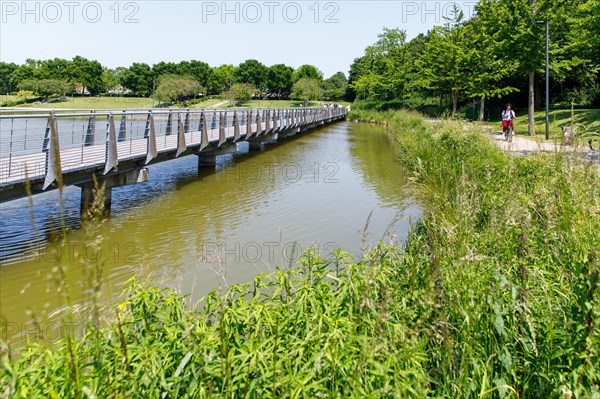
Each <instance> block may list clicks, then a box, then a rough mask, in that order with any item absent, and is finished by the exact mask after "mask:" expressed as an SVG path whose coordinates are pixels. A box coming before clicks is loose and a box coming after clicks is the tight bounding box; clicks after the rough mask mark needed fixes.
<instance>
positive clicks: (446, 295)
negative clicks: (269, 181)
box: [0, 111, 600, 398]
mask: <svg viewBox="0 0 600 399" xmlns="http://www.w3.org/2000/svg"><path fill="white" fill-rule="evenodd" d="M351 118H356V119H363V120H374V121H380V122H382V123H385V124H387V126H388V128H389V129H390V131H391V133H392V134H394V135H395V137H396V139H397V142H398V146H399V154H400V160H401V161H402V163H403V165H404V167H406V168H407V170H408V172H409V173H410V175H411V178H410V180H411V185H412V188H413V193H414V196H415V199H416V200H417V201H418V202H419V203H420V204H422V206H423V208H424V215H423V217H422V219H421V221H420V222H419V223H418V224H417V225H416V226H415V228H414V231H412V233H411V235H410V239H409V241H408V243H407V245H406V246H402V247H398V246H395V245H394V243H389V244H385V243H380V244H379V245H377V246H376V247H375V248H374V249H372V250H371V251H370V252H368V253H366V254H365V255H364V256H363V258H362V259H361V260H359V261H358V262H354V261H350V260H349V259H348V256H347V255H345V254H344V253H342V252H336V253H334V254H332V256H331V257H329V258H328V259H323V258H321V257H320V256H319V255H318V254H316V253H314V252H312V251H308V252H307V253H305V254H304V256H303V258H302V259H301V261H300V262H299V264H298V265H297V266H295V267H292V268H289V269H281V270H279V271H277V272H276V273H273V274H270V275H264V274H261V275H259V276H258V277H256V278H255V280H254V281H252V282H250V283H247V284H244V285H237V286H233V287H231V288H230V289H229V290H228V291H227V292H226V293H224V294H220V293H218V292H213V293H212V294H210V295H209V296H208V297H207V298H206V299H205V300H204V301H203V303H202V305H203V306H202V310H198V311H195V310H187V305H188V304H187V300H186V298H185V297H182V296H180V295H179V294H177V293H175V292H173V291H171V290H161V289H158V288H152V287H147V286H141V285H139V284H137V283H136V282H133V283H132V285H131V288H130V290H129V292H128V294H127V295H126V296H125V299H124V300H123V301H122V302H121V303H120V305H118V306H117V307H116V309H115V312H116V314H115V316H114V317H111V320H109V321H107V322H106V325H105V326H104V327H97V323H94V322H92V323H91V324H90V325H89V327H88V329H87V330H86V332H85V334H84V336H82V337H79V338H77V337H74V336H73V335H67V336H66V337H65V338H64V339H62V340H60V341H59V342H57V343H56V344H55V345H53V346H50V347H44V346H43V345H41V344H35V343H32V344H29V345H27V346H26V347H24V348H21V349H17V350H16V351H15V352H14V353H12V354H11V355H10V356H9V353H10V352H9V348H6V347H4V349H3V359H2V363H1V366H0V367H1V368H0V372H1V373H0V385H1V386H2V387H3V393H4V394H5V396H7V397H194V398H202V397H222V398H225V397H227V398H232V397H235V398H238V397H239V398H243V397H247V398H250V397H254V398H270V397H273V398H274V397H277V398H279V397H356V398H364V397H373V398H380V397H424V396H431V397H465V398H466V397H475V396H477V397H502V398H509V397H519V398H520V397H540V398H546V397H563V398H588V397H598V396H599V395H600V357H599V354H598V348H599V344H600V338H599V334H600V295H599V292H598V288H599V279H600V235H598V234H597V233H598V231H600V192H599V190H600V184H599V183H600V182H599V181H598V180H599V176H598V169H597V167H596V165H587V164H585V165H583V164H581V163H579V162H578V161H576V160H574V159H571V158H570V157H569V155H567V154H560V153H559V154H551V155H548V154H546V155H543V154H542V155H538V156H535V157H522V158H511V157H510V156H509V155H506V154H504V153H502V152H501V151H499V150H498V149H497V148H496V147H494V146H492V145H491V144H490V143H489V141H488V140H487V138H486V137H485V135H484V134H482V132H481V131H480V130H479V127H477V126H475V125H470V124H468V123H466V122H456V121H454V122H453V121H444V122H441V123H437V124H428V123H426V122H425V121H424V120H423V118H422V117H421V116H419V115H417V114H409V113H406V112H397V113H375V112H364V111H361V112H354V113H353V114H352V115H351Z"/></svg>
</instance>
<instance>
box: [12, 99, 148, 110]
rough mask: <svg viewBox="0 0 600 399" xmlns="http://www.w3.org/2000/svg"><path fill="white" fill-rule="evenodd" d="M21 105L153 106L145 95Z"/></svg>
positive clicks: (56, 106)
mask: <svg viewBox="0 0 600 399" xmlns="http://www.w3.org/2000/svg"><path fill="white" fill-rule="evenodd" d="M155 105H156V104H155ZM19 107H29V108H56V109H61V108H62V109H69V108H71V109H127V108H151V107H152V99H151V98H145V97H63V98H60V99H55V100H52V101H51V102H49V103H47V104H42V103H40V104H35V103H30V104H23V105H19Z"/></svg>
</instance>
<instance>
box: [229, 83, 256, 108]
mask: <svg viewBox="0 0 600 399" xmlns="http://www.w3.org/2000/svg"><path fill="white" fill-rule="evenodd" d="M253 94H254V86H253V85H252V84H250V83H234V84H233V85H232V86H231V89H230V90H228V91H227V92H224V93H222V96H221V97H222V98H223V99H224V100H229V101H230V102H231V103H232V104H233V105H234V106H236V107H239V106H241V105H244V104H245V103H247V102H248V101H250V100H251V99H252V95H253Z"/></svg>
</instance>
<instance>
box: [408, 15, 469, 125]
mask: <svg viewBox="0 0 600 399" xmlns="http://www.w3.org/2000/svg"><path fill="white" fill-rule="evenodd" d="M462 20H463V13H462V11H461V10H459V9H458V7H457V5H456V4H455V5H454V9H453V12H452V16H451V17H450V18H449V19H448V20H447V22H446V24H444V25H443V26H435V27H434V28H433V30H432V31H431V32H430V40H429V41H428V42H427V46H426V51H425V52H424V53H423V56H422V58H421V59H420V64H419V68H420V72H421V74H420V75H421V76H420V79H419V81H418V83H420V84H421V85H422V86H424V87H426V88H428V89H430V90H431V91H432V92H434V93H437V94H438V95H440V103H441V96H443V95H444V94H450V95H451V98H452V115H455V114H456V111H457V109H458V99H459V96H460V95H461V94H463V93H465V92H466V91H467V90H468V88H469V84H468V82H469V78H470V73H469V72H470V68H469V67H470V63H469V60H470V58H471V57H472V56H471V54H470V52H471V51H472V49H468V48H466V46H465V44H466V35H465V33H466V30H465V29H463V27H462Z"/></svg>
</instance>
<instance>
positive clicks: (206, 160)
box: [196, 144, 237, 176]
mask: <svg viewBox="0 0 600 399" xmlns="http://www.w3.org/2000/svg"><path fill="white" fill-rule="evenodd" d="M236 151H237V145H236V144H225V145H223V146H221V147H219V148H214V149H210V150H205V151H202V152H200V153H198V154H196V156H197V157H198V175H199V176H206V175H208V174H210V173H213V172H214V171H215V167H216V166H217V157H218V156H219V155H225V154H233V153H234V152H236Z"/></svg>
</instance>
